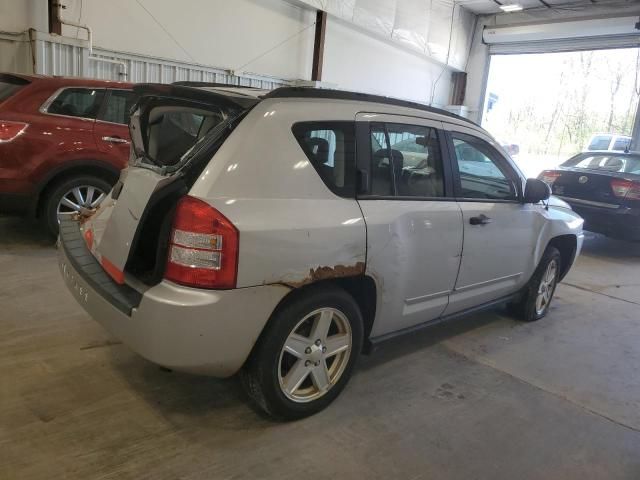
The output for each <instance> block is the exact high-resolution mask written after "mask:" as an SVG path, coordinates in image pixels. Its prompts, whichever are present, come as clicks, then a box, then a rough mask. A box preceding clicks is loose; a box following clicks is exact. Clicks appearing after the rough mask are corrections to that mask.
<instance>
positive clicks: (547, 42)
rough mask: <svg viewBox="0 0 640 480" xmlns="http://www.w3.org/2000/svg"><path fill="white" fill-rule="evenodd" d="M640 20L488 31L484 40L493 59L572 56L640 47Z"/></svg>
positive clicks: (484, 34) (546, 25)
mask: <svg viewBox="0 0 640 480" xmlns="http://www.w3.org/2000/svg"><path fill="white" fill-rule="evenodd" d="M637 23H638V17H628V16H627V17H614V18H600V19H588V20H579V21H571V22H546V23H544V24H542V23H538V24H521V25H514V26H504V27H487V28H485V29H484V32H483V34H482V38H483V40H484V42H485V43H486V44H488V45H489V53H490V54H492V55H501V54H502V55H504V54H521V53H551V52H570V51H578V50H600V49H611V48H632V47H638V46H640V30H638V29H636V24H637Z"/></svg>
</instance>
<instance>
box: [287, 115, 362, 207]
mask: <svg viewBox="0 0 640 480" xmlns="http://www.w3.org/2000/svg"><path fill="white" fill-rule="evenodd" d="M292 131H293V135H294V136H295V137H296V140H297V141H298V143H299V144H300V146H301V147H302V150H303V151H304V153H305V154H306V156H307V158H308V159H309V161H310V162H311V164H312V165H313V167H314V168H315V169H316V171H317V172H318V174H319V175H320V177H321V178H322V180H323V181H324V183H325V184H326V185H327V187H329V189H331V191H333V192H334V193H335V194H337V195H340V196H343V197H353V196H355V176H356V159H355V151H356V148H355V125H354V122H338V121H336V122H301V123H296V124H295V125H294V126H293V128H292Z"/></svg>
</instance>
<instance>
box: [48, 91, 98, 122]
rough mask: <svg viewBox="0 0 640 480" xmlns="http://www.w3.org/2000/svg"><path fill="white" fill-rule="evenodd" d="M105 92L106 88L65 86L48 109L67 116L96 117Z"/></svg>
mask: <svg viewBox="0 0 640 480" xmlns="http://www.w3.org/2000/svg"><path fill="white" fill-rule="evenodd" d="M104 92H105V91H104V89H99V88H96V89H93V88H65V89H64V90H62V91H61V92H60V93H59V94H58V96H57V97H56V98H55V99H54V100H53V102H51V104H50V105H49V106H48V107H47V110H46V111H47V113H53V114H55V115H66V116H67V117H81V118H96V116H97V115H98V111H99V110H100V106H101V105H102V99H103V98H104Z"/></svg>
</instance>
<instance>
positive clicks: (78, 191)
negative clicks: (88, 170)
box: [41, 175, 111, 236]
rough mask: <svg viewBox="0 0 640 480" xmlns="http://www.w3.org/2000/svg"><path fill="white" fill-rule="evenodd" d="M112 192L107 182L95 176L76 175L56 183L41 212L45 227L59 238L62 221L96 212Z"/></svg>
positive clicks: (49, 192)
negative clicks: (77, 215)
mask: <svg viewBox="0 0 640 480" xmlns="http://www.w3.org/2000/svg"><path fill="white" fill-rule="evenodd" d="M110 190H111V185H110V184H109V183H108V182H107V181H105V180H103V179H102V178H99V177H95V176H93V175H75V176H72V177H69V178H65V179H64V180H62V181H60V182H58V183H56V184H55V185H54V186H53V187H52V188H51V189H50V190H49V191H48V193H47V194H46V197H45V199H44V203H43V208H42V212H41V220H42V223H43V225H44V227H45V228H46V229H47V230H48V232H49V233H51V235H53V236H57V235H58V227H59V224H60V220H61V219H63V218H67V217H70V216H72V215H75V214H78V213H79V214H87V213H89V212H91V211H92V210H95V209H96V208H98V206H99V205H100V203H101V202H102V200H104V198H105V197H106V196H107V193H108V192H109V191H110Z"/></svg>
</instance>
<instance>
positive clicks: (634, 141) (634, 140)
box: [629, 101, 640, 151]
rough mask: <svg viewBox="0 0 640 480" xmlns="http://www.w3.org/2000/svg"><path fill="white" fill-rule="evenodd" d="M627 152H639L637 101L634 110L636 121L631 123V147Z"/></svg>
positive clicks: (639, 105) (639, 111) (639, 136)
mask: <svg viewBox="0 0 640 480" xmlns="http://www.w3.org/2000/svg"><path fill="white" fill-rule="evenodd" d="M629 150H632V151H638V150H640V101H638V108H637V109H636V119H635V120H634V122H633V131H632V133H631V146H630V147H629Z"/></svg>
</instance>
